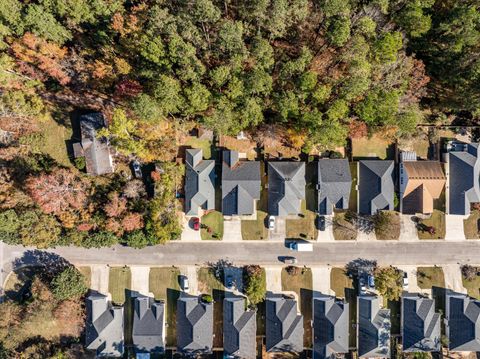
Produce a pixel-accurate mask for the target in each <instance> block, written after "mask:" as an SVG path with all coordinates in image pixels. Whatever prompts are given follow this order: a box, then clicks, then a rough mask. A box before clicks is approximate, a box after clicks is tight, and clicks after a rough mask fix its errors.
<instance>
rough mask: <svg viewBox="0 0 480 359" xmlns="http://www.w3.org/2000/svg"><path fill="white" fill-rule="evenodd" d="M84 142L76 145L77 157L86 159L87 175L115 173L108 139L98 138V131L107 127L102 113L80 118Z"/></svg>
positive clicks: (93, 113)
mask: <svg viewBox="0 0 480 359" xmlns="http://www.w3.org/2000/svg"><path fill="white" fill-rule="evenodd" d="M79 123H80V131H81V135H82V140H81V142H80V144H79V145H80V146H79V145H76V146H75V149H76V151H75V152H76V153H75V155H76V157H81V156H84V157H85V164H86V170H87V173H90V174H92V175H103V174H107V173H112V172H113V170H114V169H113V160H112V156H111V154H110V145H109V143H108V139H106V138H104V137H102V138H98V137H97V131H98V130H100V129H101V128H103V127H105V120H104V118H103V115H102V113H100V112H92V113H88V114H85V115H82V116H80V118H79Z"/></svg>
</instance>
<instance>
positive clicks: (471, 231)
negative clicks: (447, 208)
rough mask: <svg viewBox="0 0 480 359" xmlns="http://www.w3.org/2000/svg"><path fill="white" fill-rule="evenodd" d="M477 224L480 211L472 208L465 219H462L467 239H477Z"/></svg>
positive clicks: (479, 223)
mask: <svg viewBox="0 0 480 359" xmlns="http://www.w3.org/2000/svg"><path fill="white" fill-rule="evenodd" d="M479 225H480V211H479V210H473V211H472V212H471V213H470V216H469V217H468V218H467V219H464V220H463V230H464V232H465V238H467V239H479V238H480V233H479V228H480V227H479Z"/></svg>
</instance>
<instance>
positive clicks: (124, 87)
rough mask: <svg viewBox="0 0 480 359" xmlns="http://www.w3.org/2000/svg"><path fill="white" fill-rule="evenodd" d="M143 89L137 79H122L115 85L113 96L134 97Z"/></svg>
mask: <svg viewBox="0 0 480 359" xmlns="http://www.w3.org/2000/svg"><path fill="white" fill-rule="evenodd" d="M142 90H143V87H142V85H140V84H139V83H138V82H137V81H134V80H129V79H124V80H121V81H120V82H119V83H117V84H116V85H115V96H117V97H122V98H126V97H135V96H137V95H139V94H140V93H141V92H142Z"/></svg>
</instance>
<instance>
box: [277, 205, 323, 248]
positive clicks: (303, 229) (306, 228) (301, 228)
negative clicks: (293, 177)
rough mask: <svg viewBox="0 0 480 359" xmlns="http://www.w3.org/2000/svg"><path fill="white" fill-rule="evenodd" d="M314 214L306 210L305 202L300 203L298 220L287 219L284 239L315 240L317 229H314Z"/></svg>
mask: <svg viewBox="0 0 480 359" xmlns="http://www.w3.org/2000/svg"><path fill="white" fill-rule="evenodd" d="M315 217H316V214H315V213H314V212H313V211H310V210H308V209H307V204H306V201H302V213H301V216H299V218H298V219H287V220H286V221H285V225H286V238H287V239H308V240H315V239H317V234H318V231H317V228H316V227H315Z"/></svg>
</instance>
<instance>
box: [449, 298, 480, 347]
mask: <svg viewBox="0 0 480 359" xmlns="http://www.w3.org/2000/svg"><path fill="white" fill-rule="evenodd" d="M445 299H446V301H445V333H446V335H447V338H448V349H449V350H451V351H459V352H460V351H461V352H463V351H468V352H478V351H480V301H478V300H476V299H473V298H470V297H468V296H467V295H465V294H460V293H455V292H452V291H448V292H447V294H446V298H445Z"/></svg>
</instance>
